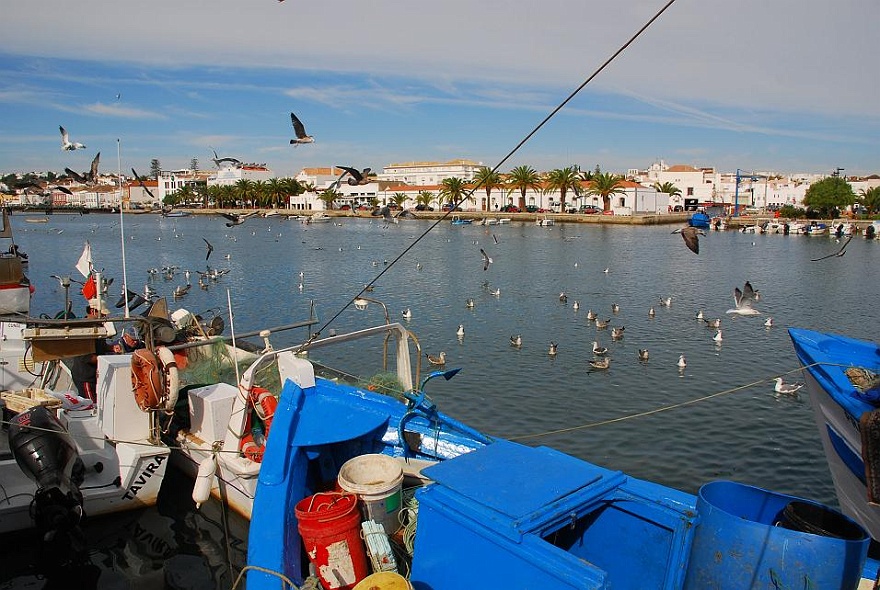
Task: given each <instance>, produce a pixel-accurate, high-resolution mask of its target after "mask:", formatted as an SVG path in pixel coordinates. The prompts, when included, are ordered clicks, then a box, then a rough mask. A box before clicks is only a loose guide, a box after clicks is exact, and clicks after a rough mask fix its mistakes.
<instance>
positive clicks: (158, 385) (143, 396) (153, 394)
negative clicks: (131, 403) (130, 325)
mask: <svg viewBox="0 0 880 590" xmlns="http://www.w3.org/2000/svg"><path fill="white" fill-rule="evenodd" d="M131 389H132V391H133V392H134V399H135V401H136V402H137V405H138V407H139V408H140V409H141V410H143V411H144V412H146V411H148V410H152V409H155V408H157V407H159V403H160V400H161V398H162V389H163V388H162V378H161V377H160V373H159V361H158V359H156V355H155V354H153V353H152V352H150V351H149V350H147V349H146V348H139V349H137V350H135V351H134V352H133V353H132V355H131Z"/></svg>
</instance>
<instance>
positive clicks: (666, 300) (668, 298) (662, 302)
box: [660, 297, 672, 307]
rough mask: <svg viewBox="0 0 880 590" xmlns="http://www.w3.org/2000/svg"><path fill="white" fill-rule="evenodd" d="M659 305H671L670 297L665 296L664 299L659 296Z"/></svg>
mask: <svg viewBox="0 0 880 590" xmlns="http://www.w3.org/2000/svg"><path fill="white" fill-rule="evenodd" d="M660 305H662V306H663V307H671V306H672V297H666V298H665V299H664V298H663V297H661V298H660Z"/></svg>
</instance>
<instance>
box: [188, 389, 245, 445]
mask: <svg viewBox="0 0 880 590" xmlns="http://www.w3.org/2000/svg"><path fill="white" fill-rule="evenodd" d="M237 395H238V388H237V387H235V386H234V385H229V384H228V383H215V384H213V385H207V386H205V387H197V388H195V389H190V390H189V416H190V425H191V428H190V430H191V432H192V433H193V434H194V435H195V436H197V437H199V438H200V439H202V440H203V441H205V442H209V443H212V442H215V441H218V440H224V439H225V438H226V426H227V425H228V424H229V417H230V416H231V415H232V404H233V403H234V402H235V397H236V396H237Z"/></svg>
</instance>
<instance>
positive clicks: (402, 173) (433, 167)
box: [379, 160, 483, 186]
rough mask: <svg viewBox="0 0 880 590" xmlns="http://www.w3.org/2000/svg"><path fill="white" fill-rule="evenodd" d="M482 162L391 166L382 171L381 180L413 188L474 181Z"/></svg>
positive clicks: (408, 163)
mask: <svg viewBox="0 0 880 590" xmlns="http://www.w3.org/2000/svg"><path fill="white" fill-rule="evenodd" d="M481 166H483V163H482V162H473V161H471V160H450V161H448V162H405V163H402V164H389V165H388V166H385V167H384V168H383V169H382V174H380V175H379V179H380V180H387V181H389V182H397V183H400V184H407V185H412V186H433V185H438V184H440V183H441V182H443V180H444V179H446V178H461V179H463V180H473V179H474V175H475V174H476V172H477V169H478V168H480V167H481Z"/></svg>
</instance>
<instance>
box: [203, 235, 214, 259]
mask: <svg viewBox="0 0 880 590" xmlns="http://www.w3.org/2000/svg"><path fill="white" fill-rule="evenodd" d="M202 239H203V240H205V238H202ZM205 244H207V245H208V254H207V255H205V260H207V259H208V258H210V257H211V252H213V251H214V246H212V245H211V242H209V241H208V240H205Z"/></svg>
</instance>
